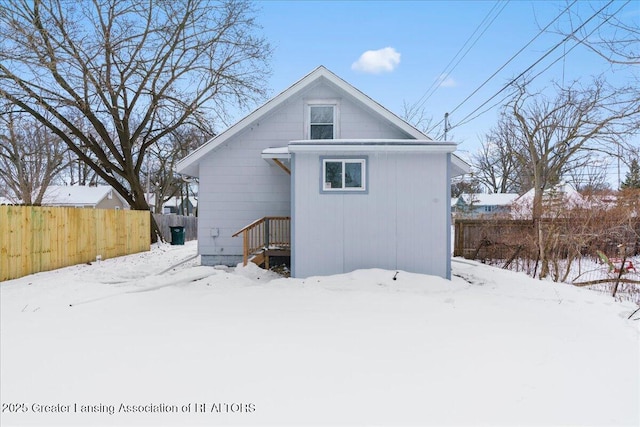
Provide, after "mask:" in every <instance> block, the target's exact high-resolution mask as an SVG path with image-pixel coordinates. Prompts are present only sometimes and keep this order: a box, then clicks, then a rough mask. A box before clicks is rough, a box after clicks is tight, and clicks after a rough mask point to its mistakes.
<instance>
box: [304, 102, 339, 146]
mask: <svg viewBox="0 0 640 427" xmlns="http://www.w3.org/2000/svg"><path fill="white" fill-rule="evenodd" d="M311 107H333V138H332V139H339V138H340V120H339V118H340V101H339V100H337V99H311V100H307V101H305V112H304V138H305V139H308V140H310V139H311ZM318 141H321V140H318Z"/></svg>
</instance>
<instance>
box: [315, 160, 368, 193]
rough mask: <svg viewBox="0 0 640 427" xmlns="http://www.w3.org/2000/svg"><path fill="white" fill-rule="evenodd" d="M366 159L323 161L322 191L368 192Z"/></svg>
mask: <svg viewBox="0 0 640 427" xmlns="http://www.w3.org/2000/svg"><path fill="white" fill-rule="evenodd" d="M366 167H367V162H366V159H323V160H322V178H323V185H322V190H323V191H324V192H332V191H340V192H345V191H348V192H350V191H355V192H357V191H366V176H367V174H366Z"/></svg>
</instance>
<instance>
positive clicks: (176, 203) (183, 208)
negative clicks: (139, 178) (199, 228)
mask: <svg viewBox="0 0 640 427" xmlns="http://www.w3.org/2000/svg"><path fill="white" fill-rule="evenodd" d="M145 197H146V200H147V204H148V205H149V210H151V212H153V213H155V206H156V195H155V194H153V193H151V194H149V193H145ZM197 208H198V199H197V198H196V197H194V196H190V197H189V198H183V199H181V198H180V197H178V196H174V197H171V198H170V199H169V200H167V201H166V202H164V203H163V204H162V210H161V211H160V212H159V213H161V214H164V215H174V214H175V215H183V212H184V215H185V216H196V210H197Z"/></svg>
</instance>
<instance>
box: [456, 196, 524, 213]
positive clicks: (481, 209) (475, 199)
mask: <svg viewBox="0 0 640 427" xmlns="http://www.w3.org/2000/svg"><path fill="white" fill-rule="evenodd" d="M517 198H518V194H515V193H495V194H483V193H474V194H463V195H461V196H460V197H458V198H455V199H452V205H451V212H452V214H453V216H454V218H470V219H472V218H486V217H499V216H501V217H504V216H507V215H509V212H510V211H511V204H512V203H513V202H514V201H515V200H516V199H517Z"/></svg>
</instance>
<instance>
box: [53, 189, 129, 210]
mask: <svg viewBox="0 0 640 427" xmlns="http://www.w3.org/2000/svg"><path fill="white" fill-rule="evenodd" d="M42 204H43V205H46V206H68V207H76V208H94V209H129V204H128V203H127V202H126V201H125V200H124V198H122V196H120V195H119V194H118V192H117V191H115V190H114V189H113V188H112V187H111V186H109V185H98V186H86V185H50V186H48V187H47V189H46V190H45V192H44V197H43V198H42Z"/></svg>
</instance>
